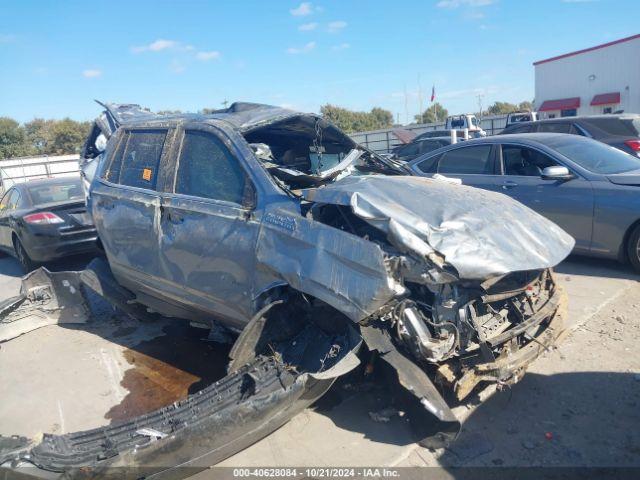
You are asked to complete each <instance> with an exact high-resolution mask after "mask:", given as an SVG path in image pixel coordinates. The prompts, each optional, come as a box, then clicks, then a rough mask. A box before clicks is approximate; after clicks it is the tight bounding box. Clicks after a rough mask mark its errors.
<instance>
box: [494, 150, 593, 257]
mask: <svg viewBox="0 0 640 480" xmlns="http://www.w3.org/2000/svg"><path fill="white" fill-rule="evenodd" d="M499 157H500V159H501V161H502V165H503V167H502V168H503V171H504V180H503V186H502V188H503V191H504V193H505V194H507V195H509V196H510V197H512V198H515V199H516V200H518V201H519V202H521V203H524V204H525V205H527V206H528V207H529V208H531V209H532V210H534V211H536V212H538V213H539V214H541V215H543V216H545V217H547V218H548V219H549V220H551V221H553V222H555V223H556V224H558V225H559V226H560V227H561V228H563V229H564V230H565V231H566V232H567V233H569V234H570V235H571V236H572V237H573V238H575V240H576V250H588V249H589V248H590V246H591V235H592V231H593V207H594V193H593V188H592V186H591V183H590V182H589V181H587V180H585V179H584V178H582V177H580V176H578V175H577V174H575V173H574V175H575V176H574V178H573V179H571V180H568V181H560V180H544V179H542V176H541V175H542V170H544V169H545V168H546V167H552V166H557V165H560V166H566V165H563V164H562V163H561V162H560V161H558V160H556V159H554V158H552V157H550V156H549V155H547V154H546V153H544V152H542V151H540V150H537V149H534V148H532V147H529V146H525V145H519V144H510V143H505V144H502V145H501V148H500V152H499Z"/></svg>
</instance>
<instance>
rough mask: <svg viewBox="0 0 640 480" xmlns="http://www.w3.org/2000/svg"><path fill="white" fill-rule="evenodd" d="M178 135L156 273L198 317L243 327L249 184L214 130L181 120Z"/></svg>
mask: <svg viewBox="0 0 640 480" xmlns="http://www.w3.org/2000/svg"><path fill="white" fill-rule="evenodd" d="M178 135H179V136H178V139H179V140H178V142H177V143H176V148H175V152H174V154H173V155H172V156H173V157H174V158H175V159H176V162H175V166H174V169H173V170H174V174H173V175H174V177H173V179H172V181H171V182H170V185H168V187H167V192H166V193H164V194H163V200H162V207H161V215H160V231H161V237H160V264H161V268H162V274H163V276H164V277H165V279H166V280H167V281H168V283H169V284H170V285H171V288H172V290H173V291H174V293H175V294H179V295H180V298H181V299H183V302H184V303H186V304H188V305H191V306H195V308H196V310H198V311H199V312H200V313H206V315H203V316H202V318H203V319H204V320H205V321H208V320H210V317H211V315H214V316H217V317H223V318H224V319H226V320H227V321H228V322H230V323H231V324H232V325H233V326H235V327H237V328H243V327H244V325H245V324H246V322H247V321H248V319H249V318H250V317H251V315H252V301H251V300H252V297H251V292H252V282H253V277H254V270H255V248H256V241H257V236H258V231H259V226H260V224H259V221H258V220H257V219H256V218H255V214H254V212H253V206H254V203H255V199H254V195H255V192H256V190H255V188H254V187H253V183H252V181H251V179H250V177H249V175H248V174H247V170H246V166H245V164H244V161H243V159H242V158H241V157H240V156H239V155H238V154H237V153H236V152H237V150H235V149H234V148H233V146H232V143H231V142H229V139H228V138H227V137H226V136H225V134H224V133H223V132H222V131H221V130H218V129H217V128H215V127H211V126H203V125H201V124H193V125H189V124H186V125H185V126H184V129H181V130H180V131H179V132H178Z"/></svg>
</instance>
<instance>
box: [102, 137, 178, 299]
mask: <svg viewBox="0 0 640 480" xmlns="http://www.w3.org/2000/svg"><path fill="white" fill-rule="evenodd" d="M170 132H171V131H170V130H169V129H167V128H132V129H127V130H123V131H121V132H119V133H118V134H117V135H116V137H115V138H114V140H116V141H118V145H117V147H116V148H115V149H114V150H113V152H114V153H113V154H112V156H111V158H106V159H105V161H106V164H105V168H104V170H103V172H102V174H101V178H100V179H99V181H98V182H94V186H93V187H92V192H91V195H92V196H91V211H92V215H93V219H94V223H95V225H96V228H97V230H98V234H99V236H100V240H101V241H102V244H103V247H104V250H105V252H106V254H107V257H108V259H109V264H110V266H111V269H112V270H113V273H114V275H115V276H116V277H117V278H118V280H119V281H120V283H122V284H123V285H124V286H126V287H127V288H130V289H131V290H133V291H135V292H136V293H138V294H139V293H140V292H144V293H147V294H150V295H153V296H158V295H159V294H160V292H161V290H162V287H161V285H160V284H159V281H158V274H159V268H158V229H159V221H158V219H159V213H160V210H159V208H160V197H159V194H158V192H157V189H156V187H157V186H158V185H162V184H163V178H164V174H163V168H162V166H163V164H164V163H165V161H166V160H165V156H166V151H167V149H165V144H166V143H168V139H169V138H170Z"/></svg>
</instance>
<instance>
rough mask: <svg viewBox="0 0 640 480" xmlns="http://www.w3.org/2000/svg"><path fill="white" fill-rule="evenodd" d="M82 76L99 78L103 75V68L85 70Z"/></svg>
mask: <svg viewBox="0 0 640 480" xmlns="http://www.w3.org/2000/svg"><path fill="white" fill-rule="evenodd" d="M82 76H83V77H84V78H98V77H101V76H102V70H98V69H90V70H83V72H82Z"/></svg>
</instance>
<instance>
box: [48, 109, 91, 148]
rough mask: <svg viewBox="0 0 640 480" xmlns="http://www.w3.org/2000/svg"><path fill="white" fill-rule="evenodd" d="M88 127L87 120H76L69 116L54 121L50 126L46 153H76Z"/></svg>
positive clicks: (89, 125)
mask: <svg viewBox="0 0 640 480" xmlns="http://www.w3.org/2000/svg"><path fill="white" fill-rule="evenodd" d="M90 128H91V124H90V123H89V122H76V121H75V120H71V119H70V118H64V119H62V120H58V121H56V122H55V123H54V124H53V126H52V127H51V142H50V144H49V148H48V149H47V150H48V151H47V152H46V153H49V154H54V155H64V154H68V153H78V152H79V151H80V148H81V147H82V144H83V143H84V141H85V139H86V138H87V135H88V134H89V129H90Z"/></svg>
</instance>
